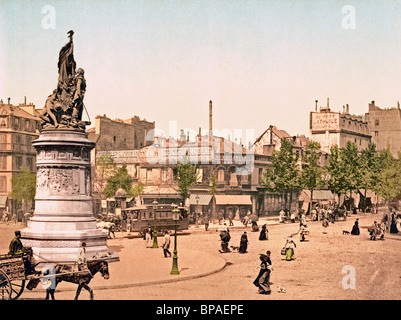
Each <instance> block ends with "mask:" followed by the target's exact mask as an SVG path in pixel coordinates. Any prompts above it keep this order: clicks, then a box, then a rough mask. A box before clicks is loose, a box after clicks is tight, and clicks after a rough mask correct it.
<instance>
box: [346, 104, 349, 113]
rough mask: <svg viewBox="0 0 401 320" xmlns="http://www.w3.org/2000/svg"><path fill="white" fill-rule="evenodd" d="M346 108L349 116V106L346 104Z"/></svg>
mask: <svg viewBox="0 0 401 320" xmlns="http://www.w3.org/2000/svg"><path fill="white" fill-rule="evenodd" d="M346 106H347V109H346V112H347V114H349V105H348V104H346Z"/></svg>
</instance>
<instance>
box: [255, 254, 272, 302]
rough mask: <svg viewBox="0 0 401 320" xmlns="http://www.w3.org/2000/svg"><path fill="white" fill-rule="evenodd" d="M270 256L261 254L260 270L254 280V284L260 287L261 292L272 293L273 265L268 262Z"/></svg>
mask: <svg viewBox="0 0 401 320" xmlns="http://www.w3.org/2000/svg"><path fill="white" fill-rule="evenodd" d="M269 260H270V259H269V257H268V255H266V254H263V253H262V254H260V261H261V263H260V270H259V274H258V276H257V277H256V279H255V280H254V281H253V284H254V285H255V286H256V287H258V288H259V290H258V291H259V293H260V294H270V293H271V289H270V284H269V280H270V272H271V271H270V270H271V265H270V264H269V263H268V261H269Z"/></svg>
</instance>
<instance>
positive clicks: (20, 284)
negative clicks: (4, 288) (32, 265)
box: [10, 279, 25, 300]
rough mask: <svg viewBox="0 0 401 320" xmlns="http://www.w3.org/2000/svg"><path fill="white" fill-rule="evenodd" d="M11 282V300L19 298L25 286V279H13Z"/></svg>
mask: <svg viewBox="0 0 401 320" xmlns="http://www.w3.org/2000/svg"><path fill="white" fill-rule="evenodd" d="M10 282H11V300H17V299H18V297H19V296H20V295H21V294H22V291H24V288H25V280H18V279H12V280H10Z"/></svg>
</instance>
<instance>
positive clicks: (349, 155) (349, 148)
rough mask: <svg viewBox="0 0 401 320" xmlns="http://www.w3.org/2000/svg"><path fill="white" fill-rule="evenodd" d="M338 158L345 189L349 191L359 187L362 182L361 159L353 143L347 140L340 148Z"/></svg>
mask: <svg viewBox="0 0 401 320" xmlns="http://www.w3.org/2000/svg"><path fill="white" fill-rule="evenodd" d="M340 160H341V167H342V170H343V179H344V182H345V187H346V189H347V191H350V192H351V191H354V190H357V189H359V188H360V186H361V184H362V181H361V177H362V170H361V159H360V157H359V154H358V148H357V147H356V144H355V143H353V142H350V141H348V142H347V144H346V145H345V146H344V147H343V148H341V149H340Z"/></svg>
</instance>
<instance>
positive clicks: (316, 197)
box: [312, 190, 335, 200]
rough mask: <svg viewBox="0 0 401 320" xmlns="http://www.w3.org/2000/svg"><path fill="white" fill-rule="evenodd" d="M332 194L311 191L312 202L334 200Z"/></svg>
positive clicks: (324, 191) (328, 191) (323, 191)
mask: <svg viewBox="0 0 401 320" xmlns="http://www.w3.org/2000/svg"><path fill="white" fill-rule="evenodd" d="M334 198H335V197H334V194H333V193H332V192H331V191H330V190H313V193H312V199H313V200H334Z"/></svg>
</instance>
